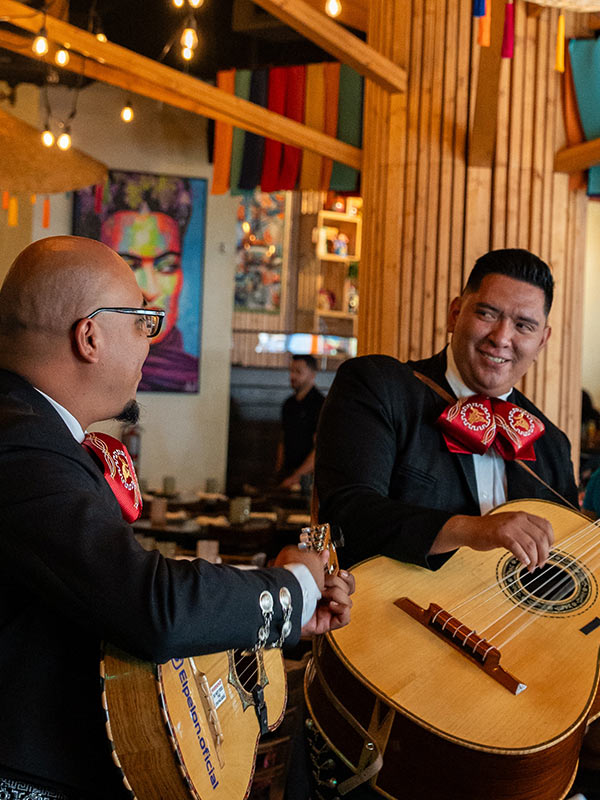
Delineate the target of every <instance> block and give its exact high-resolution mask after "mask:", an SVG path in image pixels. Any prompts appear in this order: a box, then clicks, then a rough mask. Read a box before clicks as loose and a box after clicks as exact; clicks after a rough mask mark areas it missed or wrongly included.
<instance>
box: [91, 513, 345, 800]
mask: <svg viewBox="0 0 600 800" xmlns="http://www.w3.org/2000/svg"><path fill="white" fill-rule="evenodd" d="M328 536H329V527H328V526H319V527H317V528H304V529H303V531H302V537H303V539H304V542H303V544H304V546H309V545H308V544H307V543H308V542H313V543H314V544H315V546H318V547H320V548H321V549H322V548H323V547H327V548H329V542H328ZM311 546H312V545H311ZM333 552H334V551H333V546H331V549H330V559H329V566H328V569H329V570H330V571H331V570H334V569H337V560H336V562H335V566H334V565H333V562H332V558H333V556H332V553H333ZM100 672H101V678H102V703H103V706H104V709H105V713H106V729H107V733H108V736H109V739H110V741H111V742H112V747H113V760H114V761H115V763H116V764H117V766H118V767H120V769H121V772H122V774H123V781H124V783H125V786H126V787H127V789H129V791H130V792H131V793H132V795H133V796H134V797H136V796H137V797H140V798H143V800H166V798H168V800H189V798H190V797H192V798H195V799H196V800H208V798H214V800H243V798H245V797H246V796H247V795H248V793H249V791H250V787H251V784H252V779H253V776H254V765H255V761H256V750H257V746H258V740H259V738H260V736H261V735H262V734H264V733H266V732H267V731H272V730H274V729H275V728H276V727H277V726H278V725H279V724H280V722H281V721H282V719H283V716H284V712H285V707H286V702H287V685H286V677H285V666H284V662H283V656H282V653H281V650H279V649H277V648H275V649H268V650H259V651H257V652H251V653H247V652H242V651H234V650H228V651H226V652H223V653H214V654H212V655H203V656H194V657H190V658H173V659H171V660H170V661H168V662H167V663H166V664H151V663H149V662H145V661H141V660H139V659H136V658H134V657H133V656H130V655H129V654H127V653H125V652H123V651H121V650H119V649H117V648H116V647H114V646H112V645H108V646H107V647H106V649H105V652H104V655H103V658H102V662H101V667H100Z"/></svg>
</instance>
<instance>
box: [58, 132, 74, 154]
mask: <svg viewBox="0 0 600 800" xmlns="http://www.w3.org/2000/svg"><path fill="white" fill-rule="evenodd" d="M56 146H57V147H58V148H59V149H60V150H68V149H69V147H71V129H70V128H65V130H64V131H63V132H62V133H61V134H60V136H59V137H58V139H57V140H56Z"/></svg>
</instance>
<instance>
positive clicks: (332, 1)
mask: <svg viewBox="0 0 600 800" xmlns="http://www.w3.org/2000/svg"><path fill="white" fill-rule="evenodd" d="M325 13H326V14H328V15H329V16H330V17H339V15H340V14H341V13H342V4H341V3H340V0H327V2H326V3H325Z"/></svg>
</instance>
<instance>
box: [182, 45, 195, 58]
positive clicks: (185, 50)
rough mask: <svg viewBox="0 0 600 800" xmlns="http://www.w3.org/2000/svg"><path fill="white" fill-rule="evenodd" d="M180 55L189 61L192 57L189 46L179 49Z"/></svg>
mask: <svg viewBox="0 0 600 800" xmlns="http://www.w3.org/2000/svg"><path fill="white" fill-rule="evenodd" d="M181 55H182V56H183V57H184V58H185V60H186V61H191V60H192V58H193V57H194V51H193V50H190V48H189V47H184V48H183V50H182V51H181Z"/></svg>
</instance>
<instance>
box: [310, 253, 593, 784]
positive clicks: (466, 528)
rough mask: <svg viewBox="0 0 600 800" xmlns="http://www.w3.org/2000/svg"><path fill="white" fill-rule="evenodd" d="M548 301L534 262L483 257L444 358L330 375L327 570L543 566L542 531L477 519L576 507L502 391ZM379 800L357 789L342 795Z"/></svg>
mask: <svg viewBox="0 0 600 800" xmlns="http://www.w3.org/2000/svg"><path fill="white" fill-rule="evenodd" d="M552 297H553V279H552V275H551V273H550V269H549V267H548V266H547V265H546V264H545V263H544V262H543V261H541V260H540V259H539V258H537V257H536V256H534V255H533V254H532V253H529V252H528V251H526V250H520V249H509V250H497V251H493V252H490V253H487V254H486V255H484V256H482V257H481V258H480V259H479V260H478V261H477V262H476V264H475V266H474V268H473V271H472V272H471V275H470V276H469V279H468V281H467V284H466V286H465V288H464V290H463V292H462V294H461V296H460V297H456V298H455V299H454V300H453V301H452V303H451V304H450V308H449V313H448V332H449V333H450V334H451V340H450V344H449V346H447V347H446V348H444V350H442V351H441V352H440V353H437V354H436V355H434V356H433V357H431V358H427V359H423V360H421V361H411V362H407V363H401V362H399V361H397V360H396V359H394V358H390V357H388V356H383V355H371V356H363V357H360V358H356V359H352V360H349V361H346V362H344V363H343V364H342V365H341V366H340V367H339V369H338V372H337V375H336V378H335V380H334V383H333V385H332V388H331V389H330V392H329V394H328V397H327V400H326V402H325V405H324V407H323V411H322V413H321V419H320V423H319V429H318V433H317V452H316V473H315V478H316V485H317V489H318V496H319V501H320V509H319V514H320V517H321V519H322V520H323V521H327V522H329V523H332V524H335V525H338V526H339V527H340V528H341V529H342V533H343V539H344V546H343V547H341V548H339V549H338V557H339V560H340V563H342V564H344V565H345V566H350V565H352V564H355V563H356V562H358V561H362V560H363V559H366V558H369V557H371V556H374V555H378V554H380V555H384V556H388V557H390V558H395V559H398V560H400V561H404V562H409V563H414V564H417V565H419V566H422V567H427V568H430V569H433V570H435V569H438V568H440V567H442V565H443V564H444V563H445V562H446V561H447V560H448V559H449V558H450V557H451V556H452V554H453V553H454V552H455V551H456V550H457V549H458V548H459V547H469V548H472V549H474V550H492V549H494V548H504V549H506V550H509V551H510V552H512V553H513V554H514V555H515V556H516V557H517V558H518V559H519V560H520V561H521V562H522V564H524V565H526V566H527V568H528V569H529V570H531V571H533V570H534V569H535V568H537V567H541V566H543V565H544V563H545V562H546V559H547V558H548V554H549V551H550V548H551V547H552V544H553V538H554V537H553V530H552V526H551V524H550V523H549V522H548V521H547V520H546V519H543V518H541V517H539V516H536V515H533V514H528V513H525V512H522V511H517V512H515V511H504V512H499V513H497V514H493V515H489V514H487V513H486V512H487V511H489V510H491V509H492V508H495V507H497V506H499V505H501V504H502V503H504V502H505V501H506V500H511V499H518V498H540V499H543V500H551V501H554V502H559V503H563V504H573V505H574V506H575V507H577V488H576V485H575V480H574V475H573V466H572V463H571V453H570V444H569V441H568V439H567V437H566V436H565V434H564V433H562V432H561V431H560V430H559V429H558V428H557V427H556V426H555V425H553V424H552V422H550V420H548V419H547V418H546V417H545V416H544V415H543V414H542V413H541V411H540V410H539V409H538V408H536V407H535V406H534V405H533V403H531V402H530V401H529V400H528V399H527V398H526V397H525V396H524V395H523V394H522V393H521V392H519V391H518V390H516V389H514V386H515V384H516V383H518V382H519V380H520V379H521V378H522V377H523V375H524V374H525V373H526V372H527V370H528V369H529V367H530V366H531V364H532V363H533V362H534V360H535V359H536V358H537V356H538V354H539V353H540V352H541V350H542V349H543V348H544V347H545V345H546V343H547V341H548V338H549V336H550V327H549V326H548V313H549V311H550V307H551V305H552ZM498 417H501V420H499V419H498ZM494 423H495V424H496V427H495V429H494ZM500 429H502V434H500V435H499V434H498V431H500ZM494 430H495V431H496V436H495V438H494ZM517 459H518V460H524V459H525V460H526V464H527V466H528V467H529V468H530V470H531V471H532V472H533V473H535V474H532V473H531V472H529V471H527V470H525V469H523V468H521V466H520V465H519V464H518V463H517ZM536 476H537V477H536ZM538 478H541V479H542V480H541V481H540V480H538ZM542 481H543V482H542ZM545 484H546V485H545ZM553 490H554V491H555V492H558V495H559V496H557V495H556V494H555V493H554V492H553ZM379 796H380V795H379V794H375V793H374V792H373V791H372V790H370V789H369V788H368V787H367V784H364V785H362V786H359V787H358V788H357V789H356V790H354V791H353V792H351V793H350V794H349V795H348V797H352V798H353V800H354V799H355V798H356V800H359V798H360V800H363V798H365V800H366V798H369V799H370V798H373V799H374V798H375V797H379Z"/></svg>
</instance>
